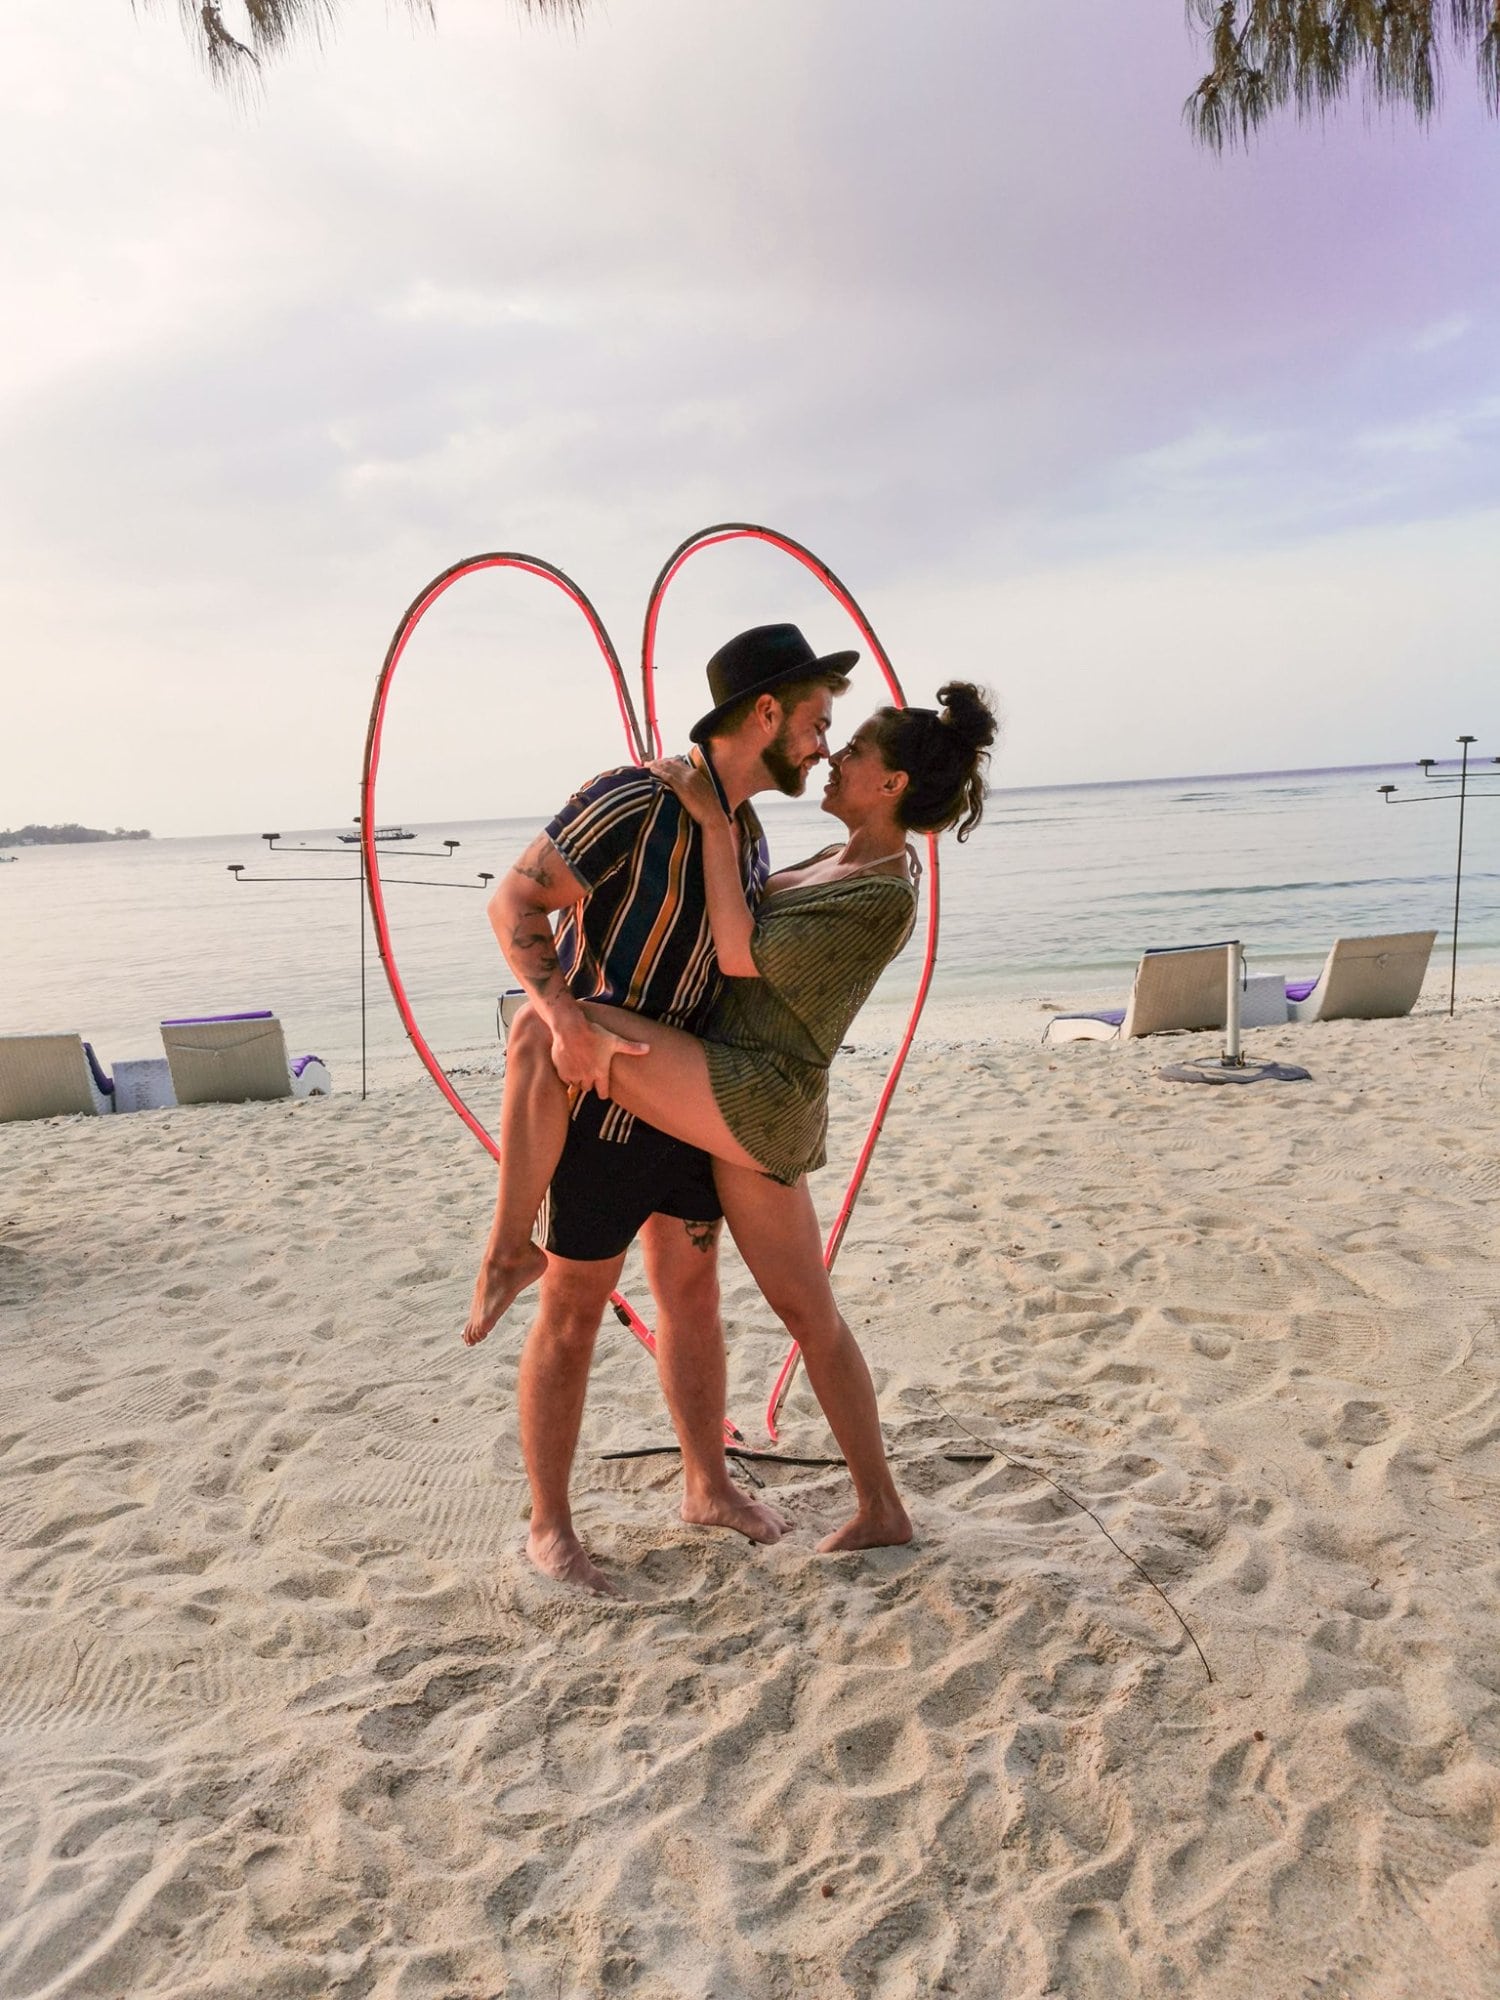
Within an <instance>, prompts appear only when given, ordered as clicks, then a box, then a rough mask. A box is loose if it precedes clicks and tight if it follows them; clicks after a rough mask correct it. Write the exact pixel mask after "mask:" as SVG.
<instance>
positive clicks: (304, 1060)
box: [291, 1056, 323, 1076]
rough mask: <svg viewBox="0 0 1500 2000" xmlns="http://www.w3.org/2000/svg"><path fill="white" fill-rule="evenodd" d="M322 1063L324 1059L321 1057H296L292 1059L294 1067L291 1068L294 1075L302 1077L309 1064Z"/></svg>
mask: <svg viewBox="0 0 1500 2000" xmlns="http://www.w3.org/2000/svg"><path fill="white" fill-rule="evenodd" d="M322 1061H323V1058H322V1057H321V1056H294V1057H293V1059H292V1066H291V1067H292V1075H293V1076H301V1074H302V1072H303V1070H305V1069H306V1068H307V1065H308V1064H309V1063H313V1062H315V1063H320V1062H322Z"/></svg>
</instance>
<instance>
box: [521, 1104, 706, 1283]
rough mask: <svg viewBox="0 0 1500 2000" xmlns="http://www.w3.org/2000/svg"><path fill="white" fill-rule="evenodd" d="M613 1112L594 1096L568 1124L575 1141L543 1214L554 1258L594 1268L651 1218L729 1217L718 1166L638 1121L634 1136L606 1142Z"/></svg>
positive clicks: (544, 1230)
mask: <svg viewBox="0 0 1500 2000" xmlns="http://www.w3.org/2000/svg"><path fill="white" fill-rule="evenodd" d="M613 1108H614V1107H613V1106H612V1105H611V1104H609V1103H608V1102H607V1101H606V1100H605V1099H604V1098H601V1097H595V1096H594V1094H593V1093H592V1091H591V1092H590V1093H589V1095H588V1096H587V1097H586V1098H585V1099H584V1100H583V1103H582V1104H581V1106H580V1107H579V1109H578V1112H577V1115H576V1116H575V1117H574V1118H573V1120H572V1122H571V1123H570V1125H569V1126H568V1142H567V1144H566V1146H564V1148H563V1156H562V1159H561V1161H560V1162H559V1163H558V1168H557V1173H556V1174H555V1176H554V1177H553V1181H552V1186H551V1188H550V1189H549V1190H548V1193H547V1205H546V1207H545V1208H544V1209H543V1211H542V1241H543V1243H544V1245H545V1246H546V1248H547V1249H548V1250H550V1251H551V1253H552V1255H553V1256H554V1257H566V1258H569V1259H570V1260H573V1261H575V1262H578V1263H584V1264H592V1263H597V1262H599V1261H601V1260H602V1259H604V1258H606V1257H618V1256H620V1255H621V1254H622V1253H623V1252H624V1251H626V1250H628V1249H629V1248H630V1245H631V1244H632V1243H633V1242H634V1241H635V1239H636V1237H637V1235H638V1234H639V1233H640V1228H641V1224H642V1223H643V1222H644V1221H645V1220H646V1218H647V1216H648V1215H674V1216H678V1217H680V1218H681V1220H682V1221H684V1222H717V1221H718V1220H719V1219H720V1217H721V1216H722V1215H723V1213H724V1211H723V1209H722V1208H721V1207H720V1206H719V1196H718V1192H717V1190H716V1189H715V1187H714V1171H713V1161H712V1160H711V1159H710V1158H709V1156H708V1154H707V1153H701V1152H699V1150H698V1148H697V1147H696V1146H689V1145H686V1144H685V1143H684V1142H683V1141H682V1140H681V1139H669V1138H668V1137H667V1135H666V1133H665V1132H658V1131H657V1129H656V1127H655V1126H654V1125H647V1124H646V1123H645V1122H644V1120H642V1119H640V1118H637V1119H636V1120H635V1121H634V1123H633V1125H632V1126H631V1130H630V1136H629V1138H627V1139H623V1140H613V1139H603V1138H601V1137H600V1136H599V1130H600V1127H601V1125H602V1124H603V1122H604V1119H605V1116H606V1114H607V1113H608V1112H610V1111H611V1110H613Z"/></svg>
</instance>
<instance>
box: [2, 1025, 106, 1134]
mask: <svg viewBox="0 0 1500 2000" xmlns="http://www.w3.org/2000/svg"><path fill="white" fill-rule="evenodd" d="M113 1093H114V1084H113V1083H112V1082H111V1081H110V1079H109V1077H108V1076H106V1075H105V1073H104V1071H103V1069H102V1068H101V1067H100V1064H99V1060H98V1058H97V1057H96V1056H95V1054H94V1051H93V1050H92V1049H91V1048H90V1047H89V1045H88V1043H87V1042H86V1041H84V1039H83V1037H82V1036H81V1035H0V1119H13V1118H62V1117H66V1116H68V1115H69V1114H70V1113H78V1112H81V1113H83V1114H85V1115H86V1116H92V1115H93V1114H94V1113H96V1112H100V1111H112V1110H113V1109H114V1095H113Z"/></svg>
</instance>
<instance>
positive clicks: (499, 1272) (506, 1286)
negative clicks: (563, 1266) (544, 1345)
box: [464, 1243, 547, 1347]
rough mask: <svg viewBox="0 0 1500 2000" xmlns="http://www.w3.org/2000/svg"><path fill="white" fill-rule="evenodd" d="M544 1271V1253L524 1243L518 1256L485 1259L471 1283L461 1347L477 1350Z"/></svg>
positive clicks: (545, 1266)
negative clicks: (472, 1289) (471, 1291)
mask: <svg viewBox="0 0 1500 2000" xmlns="http://www.w3.org/2000/svg"><path fill="white" fill-rule="evenodd" d="M546 1268H547V1253H546V1251H545V1250H543V1249H540V1248H539V1247H538V1246H537V1245H536V1244H535V1243H528V1244H527V1245H526V1248H525V1249H524V1250H523V1251H522V1252H521V1254H520V1256H519V1257H486V1258H485V1260H484V1262H483V1263H482V1264H481V1265H480V1267H479V1276H478V1277H477V1278H476V1279H475V1280H474V1296H473V1298H472V1299H471V1300H470V1302H469V1318H468V1323H467V1324H466V1325H465V1327H464V1346H465V1347H477V1346H478V1345H479V1343H480V1341H481V1340H483V1339H484V1337H485V1335H486V1334H487V1333H488V1332H489V1331H490V1329H491V1327H493V1326H494V1325H495V1324H496V1322H497V1321H498V1320H499V1318H500V1315H501V1314H502V1313H503V1312H506V1311H508V1310H509V1308H510V1307H511V1306H512V1305H513V1304H514V1303H515V1301H516V1300H517V1299H518V1298H519V1297H520V1295H521V1293H522V1292H524V1291H525V1289H526V1287H527V1286H528V1285H534V1284H535V1283H536V1281H537V1279H538V1278H540V1277H541V1275H542V1273H543V1272H544V1271H545V1270H546Z"/></svg>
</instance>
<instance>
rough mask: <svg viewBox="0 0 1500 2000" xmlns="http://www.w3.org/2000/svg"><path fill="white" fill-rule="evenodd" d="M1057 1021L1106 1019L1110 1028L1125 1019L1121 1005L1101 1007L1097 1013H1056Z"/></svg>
mask: <svg viewBox="0 0 1500 2000" xmlns="http://www.w3.org/2000/svg"><path fill="white" fill-rule="evenodd" d="M1053 1018H1054V1020H1058V1021H1106V1022H1108V1024H1109V1026H1110V1027H1112V1028H1118V1027H1121V1026H1122V1025H1123V1023H1124V1020H1125V1009H1124V1008H1123V1007H1101V1008H1100V1009H1099V1011H1098V1013H1097V1014H1057V1015H1054V1016H1053Z"/></svg>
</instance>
